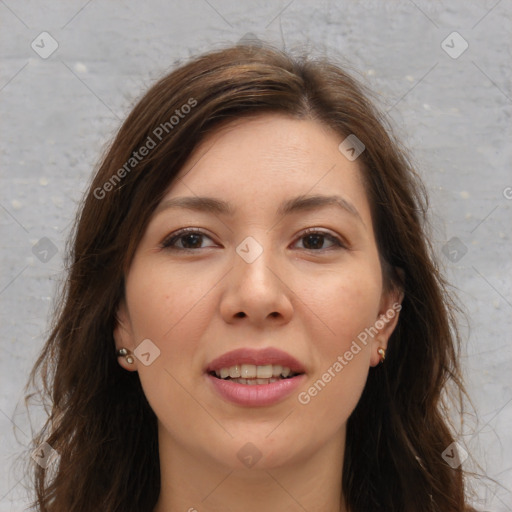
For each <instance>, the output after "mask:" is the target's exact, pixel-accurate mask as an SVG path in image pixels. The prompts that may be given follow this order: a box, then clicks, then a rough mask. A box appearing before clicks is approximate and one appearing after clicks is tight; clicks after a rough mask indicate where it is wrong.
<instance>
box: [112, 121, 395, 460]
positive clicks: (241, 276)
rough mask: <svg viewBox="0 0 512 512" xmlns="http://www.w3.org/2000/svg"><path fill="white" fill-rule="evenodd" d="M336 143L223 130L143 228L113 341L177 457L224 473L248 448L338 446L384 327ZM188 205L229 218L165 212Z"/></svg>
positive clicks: (354, 179) (354, 182)
mask: <svg viewBox="0 0 512 512" xmlns="http://www.w3.org/2000/svg"><path fill="white" fill-rule="evenodd" d="M343 139H344V137H341V136H339V135H338V134H336V133H334V132H333V131H330V130H329V129H328V128H326V127H325V126H324V125H322V124H319V123H318V122H316V121H311V120H296V119H291V118H288V117H285V116H282V115H277V114H272V115H269V114H266V115H261V116H257V117H253V118H250V119H243V120H238V121H236V122H234V123H231V124H228V125H226V126H224V127H222V128H221V129H219V130H217V131H216V132H215V133H213V134H212V135H210V136H209V137H208V138H207V139H206V140H205V141H204V142H203V143H202V144H201V145H200V146H199V147H198V148H196V150H195V151H194V153H193V154H192V155H191V156H190V158H189V160H188V162H187V163H186V164H185V165H184V167H183V168H182V169H181V171H180V173H179V175H178V176H177V179H175V180H174V181H173V183H172V184H171V186H170V187H169V189H168V190H167V192H166V195H165V197H164V199H163V201H162V202H161V203H160V205H159V207H158V208H157V210H156V211H155V213H154V215H153V217H152V218H151V220H150V222H149V224H148V227H147V230H146V232H145V234H144V235H143V238H142V239H141V241H140V244H139V246H138V248H137V250H136V253H135V256H134V259H133V262H132V264H131V267H130V269H129V272H128V274H127V275H126V288H125V291H126V294H125V300H124V301H123V303H122V304H121V305H120V307H119V311H118V320H119V323H118V325H117V327H116V329H115V333H114V335H115V340H116V346H117V348H121V347H125V348H127V349H128V350H130V351H132V352H133V351H135V354H136V356H137V357H135V362H134V364H132V365H127V364H126V362H125V360H124V358H120V360H119V361H120V364H122V365H123V366H124V367H125V368H126V369H127V370H137V371H138V372H139V377H140V380H141V383H142V386H143V389H144V393H145V395H146V397H147V399H148V401H149V403H150V405H151V407H152V409H153V410H154V412H155V414H156V416H157V417H158V422H159V436H160V437H161V439H165V440H166V444H167V446H172V447H173V449H175V450H176V452H182V453H187V454H189V455H191V456H194V457H196V458H197V459H200V460H204V461H208V462H210V463H212V462H213V463H215V464H217V465H222V466H223V467H228V468H235V469H236V468H243V467H244V464H246V462H244V457H245V455H246V452H251V450H253V451H254V453H253V454H252V455H255V454H256V455H257V456H258V457H260V461H259V462H258V467H260V468H262V467H266V468H272V467H284V466H286V465H292V464H297V463H298V462H302V461H304V460H307V458H308V457H311V456H312V454H314V453H318V451H319V450H322V449H326V448H327V447H330V448H331V449H332V448H333V447H336V448H339V447H340V446H342V445H343V442H344V435H345V424H346V422H347V419H348V417H349V416H350V414H351V413H352V411H353V410H354V408H355V406H356V404H357V402H358V400H359V398H360V395H361V393H362V390H363V388H364V385H365V382H366V379H367V376H368V372H369V370H370V367H371V366H376V365H377V364H378V363H379V361H380V355H379V354H378V352H377V350H378V348H379V347H386V344H387V340H388V338H389V336H390V334H391V332H392V330H393V328H394V326H395V324H396V320H397V317H398V312H397V310H396V307H394V306H393V304H395V306H396V302H397V296H396V295H393V294H391V293H384V291H383V279H382V272H381V266H380V262H379V255H378V251H377V246H376V242H375V234H374V231H373V227H372V220H371V216H370V205H369V202H368V199H367V196H366V192H365V188H364V185H363V181H362V174H361V169H360V168H359V166H358V161H357V159H356V160H355V161H349V160H348V159H347V158H346V157H345V156H344V155H343V154H342V153H341V152H340V151H339V149H338V146H339V144H340V142H341V141H342V140H343ZM298 196H303V198H304V197H310V196H320V197H323V198H326V197H331V196H338V199H339V201H331V202H324V204H320V203H321V200H320V201H316V202H315V201H309V202H308V201H305V202H304V201H303V202H302V203H301V202H297V201H296V202H295V203H293V201H294V200H296V198H297V197H298ZM198 197H208V198H212V199H214V200H216V201H220V202H225V203H227V206H228V209H227V211H221V210H222V209H221V208H220V207H219V206H218V204H217V203H213V205H215V204H216V205H217V206H213V205H212V203H209V207H208V204H207V203H205V202H203V203H201V204H202V208H199V206H201V204H200V203H196V205H195V206H196V208H194V207H193V205H189V207H184V206H183V205H182V206H179V205H176V204H174V206H173V205H172V200H176V199H178V198H192V199H195V200H196V201H197V198H198ZM290 205H291V206H292V207H290ZM286 206H289V208H286ZM183 228H187V231H186V232H183V231H182V230H183ZM369 333H370V334H369ZM144 340H146V341H144ZM142 342H143V343H142ZM141 343H142V344H141ZM219 358H220V359H219ZM287 368H289V370H288V369H287ZM294 374H297V375H295V376H294ZM219 376H220V378H219ZM284 376H287V378H284ZM258 378H260V379H261V380H260V381H258V380H256V379H258ZM240 379H242V380H240ZM258 382H259V383H258ZM249 442H250V443H252V445H254V446H253V447H251V448H248V447H247V446H245V445H246V443H249ZM244 446H245V448H243V447H244ZM244 450H245V452H244ZM337 453H338V452H337ZM248 454H249V455H251V453H248Z"/></svg>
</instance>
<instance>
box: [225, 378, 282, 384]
mask: <svg viewBox="0 0 512 512" xmlns="http://www.w3.org/2000/svg"><path fill="white" fill-rule="evenodd" d="M278 380H280V379H275V378H271V379H232V382H236V383H237V384H247V385H248V386H254V385H257V384H272V382H277V381H278Z"/></svg>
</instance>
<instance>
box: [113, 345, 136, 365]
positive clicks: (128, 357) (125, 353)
mask: <svg viewBox="0 0 512 512" xmlns="http://www.w3.org/2000/svg"><path fill="white" fill-rule="evenodd" d="M116 354H117V356H118V357H124V358H125V359H126V362H127V363H128V364H133V357H132V356H131V355H129V354H128V350H126V349H125V348H120V349H119V350H118V351H117V352H116Z"/></svg>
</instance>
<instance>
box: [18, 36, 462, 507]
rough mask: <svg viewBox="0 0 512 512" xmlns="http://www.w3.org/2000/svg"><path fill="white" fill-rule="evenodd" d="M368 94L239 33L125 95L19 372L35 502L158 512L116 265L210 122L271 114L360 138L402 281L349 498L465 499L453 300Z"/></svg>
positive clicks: (148, 430)
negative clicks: (27, 394)
mask: <svg viewBox="0 0 512 512" xmlns="http://www.w3.org/2000/svg"><path fill="white" fill-rule="evenodd" d="M368 97H369V96H368V92H367V91H366V90H365V88H364V87H363V86H362V85H361V84H360V83H359V82H358V81H356V80H355V79H354V78H352V77H351V76H350V75H348V74H347V73H346V72H345V71H344V70H343V69H342V67H340V66H338V65H336V64H334V63H333V62H332V61H328V60H326V59H315V58H311V57H300V58H295V57H292V56H290V55H288V54H285V53H284V52H281V51H279V50H276V49H274V48H272V47H270V46H269V45H263V46H262V47H255V46H251V45H237V46H234V47H229V48H225V49H221V50H216V51H213V52H210V53H208V54H205V55H202V56H200V57H197V58H195V59H193V60H192V61H190V62H189V63H187V64H186V65H183V66H181V67H179V68H178V69H176V70H175V71H173V72H171V73H170V74H168V75H167V76H165V77H163V78H162V79H160V80H159V81H158V82H157V83H156V84H155V85H154V86H153V87H151V89H150V90H149V91H148V92H147V93H146V94H145V95H144V96H143V97H142V99H141V100H140V101H139V102H138V103H137V105H136V106H135V107H134V108H133V110H132V112H131V113H130V114H129V116H128V117H127V119H126V121H125V122H124V123H123V125H122V127H121V128H120V130H119V132H118V134H117V136H116V137H115V139H114V141H113V142H112V144H111V146H110V149H109V150H108V151H107V152H106V154H105V156H104V158H103V160H102V163H101V165H100V167H99V169H98V171H97V173H96V175H95V176H94V178H93V181H92V184H91V186H90V188H89V190H88V192H87V194H86V196H85V198H84V200H83V204H82V205H81V208H80V212H79V215H78V216H77V220H76V223H75V227H74V230H73V233H72V237H71V238H70V241H71V243H70V248H69V255H68V260H67V266H68V268H69V273H68V277H67V281H66V283H65V288H64V290H63V293H62V297H61V298H60V302H59V307H58V308H57V310H56V312H55V315H54V323H53V325H52V332H51V334H50V336H49V338H48V340H47V342H46V344H45V346H44V348H43V349H42V352H41V354H40V356H39V358H38V359H37V361H36V363H35V366H34V368H33V370H32V372H31V374H30V379H29V383H28V384H27V388H28V386H29V384H30V383H32V384H35V383H36V377H37V376H38V375H40V377H41V381H42V390H41V391H42V395H43V396H44V397H45V398H48V399H49V400H50V402H51V413H50V416H49V418H48V420H47V421H46V423H45V425H44V427H43V428H42V429H41V430H40V432H39V433H38V435H37V436H36V437H35V438H34V440H33V446H32V449H35V448H36V447H38V446H39V445H41V443H43V442H46V443H48V444H49V445H50V446H51V447H52V448H53V449H55V450H56V451H57V454H58V457H57V459H56V461H55V463H54V464H53V465H51V466H50V467H49V468H47V469H44V468H43V467H41V466H40V465H38V464H35V463H34V464H33V467H34V472H33V477H34V481H35V491H36V500H35V502H34V506H35V507H36V508H37V510H38V511H41V512H90V511H91V510H102V511H108V512H131V511H133V512H152V510H153V507H154V506H155V504H156V501H157V498H158V495H159V490H160V469H159V454H158V444H157V421H156V416H155V414H154V413H153V411H152V410H151V408H150V406H149V404H148V402H147V400H146V398H145V396H144V393H143V390H142V387H141V384H140V381H139V377H138V374H137V373H136V372H127V371H125V370H123V369H122V368H121V367H120V365H119V364H118V362H117V358H116V355H115V347H114V341H113V334H112V333H113V329H114V325H115V320H116V319H115V314H116V309H117V306H118V304H119V301H120V300H121V298H122V297H123V287H124V285H123V276H124V273H125V272H126V270H127V269H128V268H129V266H130V262H131V259H132V256H133V254H134V251H135V249H136V247H137V245H138V242H139V240H140V238H141V236H142V234H143V233H144V230H145V227H146V225H147V223H148V220H149V218H150V215H151V213H152V212H153V210H154V209H155V207H156V206H157V204H158V203H159V202H160V200H161V199H162V195H163V193H164V191H165V190H166V189H167V188H168V186H169V185H170V184H171V183H172V181H173V179H174V177H175V175H176V174H177V173H178V171H179V170H180V168H181V167H182V165H183V164H184V162H185V161H186V159H187V157H188V156H189V155H190V154H191V152H192V150H193V149H194V148H195V147H196V146H197V145H198V144H199V142H201V141H202V140H203V138H204V136H205V135H206V134H207V133H210V132H211V131H212V130H214V129H215V128H216V127H218V126H219V124H220V123H223V122H226V121H229V120H234V119H238V118H241V117H243V116H249V115H257V114H263V113H265V112H280V113H283V114H285V115H288V116H291V117H293V118H297V119H318V120H320V121H321V122H323V123H325V124H326V125H328V126H330V127H331V128H333V129H334V130H336V132H337V133H339V135H340V142H341V141H342V140H343V138H345V137H346V136H348V135H351V134H354V135H355V136H356V137H357V138H358V139H360V140H361V141H362V142H363V143H364V145H365V147H366V149H365V151H364V152H363V153H362V154H361V155H360V157H359V159H360V160H358V161H359V162H360V163H361V165H362V169H363V174H364V180H365V185H366V190H367V194H368V198H369V201H370V204H371V209H372V219H373V223H374V227H375V233H376V237H377V246H378V249H379V253H380V257H381V260H382V262H383V272H384V277H385V283H386V286H391V287H394V286H396V287H400V288H402V289H403V291H404V294H405V296H404V300H403V303H402V310H401V314H400V320H399V322H398V326H397V328H396V329H395V331H394V333H393V334H392V336H391V338H390V340H389V344H388V353H387V357H386V362H385V364H384V365H380V366H379V367H376V368H372V369H371V370H370V373H369V377H368V381H367V384H366V387H365V389H364V392H363V394H362V396H361V399H360V401H359V403H358V405H357V407H356V409H355V410H354V412H353V414H352V415H351V416H350V418H349V420H348V425H347V439H346V452H345V459H344V466H343V481H342V489H343V493H344V496H345V500H346V505H347V508H348V509H349V510H350V511H351V512H369V511H372V512H376V511H388V512H390V511H393V512H401V511H403V512H405V511H407V512H427V511H428V512H432V511H440V512H441V511H442V512H461V511H463V510H466V505H465V503H466V499H465V491H464V478H463V471H462V469H461V467H458V468H455V469H453V468H452V467H450V466H449V465H448V464H447V463H446V462H445V461H444V460H443V458H442V456H441V455H442V453H443V451H444V450H445V449H446V448H447V447H448V446H449V445H450V444H451V443H452V442H453V441H454V433H453V431H452V430H453V429H452V428H451V426H450V423H449V422H448V417H447V414H446V410H445V407H444V405H445V403H444V393H445V390H446V389H447V386H448V385H449V384H451V388H453V389H452V391H454V392H455V396H456V397H457V398H458V402H457V403H458V404H462V396H463V392H464V388H463V386H462V381H461V373H460V368H459V362H458V353H459V346H460V341H459V336H458V334H457V329H456V322H455V314H454V311H455V310H454V305H453V303H452V301H451V299H450V298H449V295H448V293H447V288H446V283H445V282H444V280H443V278H442V276H441V274H440V272H439V269H438V267H437V265H436V263H435V260H434V258H433V251H432V248H431V246H430V243H429V240H428V232H427V231H426V227H425V226H426V225H427V223H426V220H427V217H426V215H427V206H428V201H427V196H426V193H425V189H424V187H423V185H422V183H421V181H420V180H419V178H418V176H417V174H416V173H415V171H414V169H413V166H412V164H411V161H410V159H409V158H408V157H407V156H406V153H405V152H404V150H403V149H402V147H401V146H400V144H399V143H398V142H397V141H396V140H395V137H394V136H393V134H392V133H393V132H392V129H391V128H390V126H389V125H388V123H387V121H386V119H385V117H384V116H382V115H381V114H380V113H379V112H378V111H377V110H376V108H375V107H374V105H373V103H372V102H370V101H369V99H368ZM142 147H146V148H148V149H149V151H141V150H140V148H142ZM134 152H137V157H135V156H134V155H135V153H134ZM142 153H144V156H143V155H142ZM396 269H401V270H399V271H396Z"/></svg>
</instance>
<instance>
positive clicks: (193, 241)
mask: <svg viewBox="0 0 512 512" xmlns="http://www.w3.org/2000/svg"><path fill="white" fill-rule="evenodd" d="M203 238H210V237H209V236H207V235H206V234H205V233H203V232H202V231H198V230H196V229H190V228H185V229H180V230H179V231H176V232H174V233H172V234H171V235H170V236H169V237H167V238H166V239H165V240H164V241H163V242H162V243H161V245H160V247H162V249H170V250H181V251H193V250H194V249H201V248H202V247H201V242H202V239H203ZM210 240H211V238H210ZM176 242H178V243H180V242H181V244H180V245H176Z"/></svg>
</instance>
